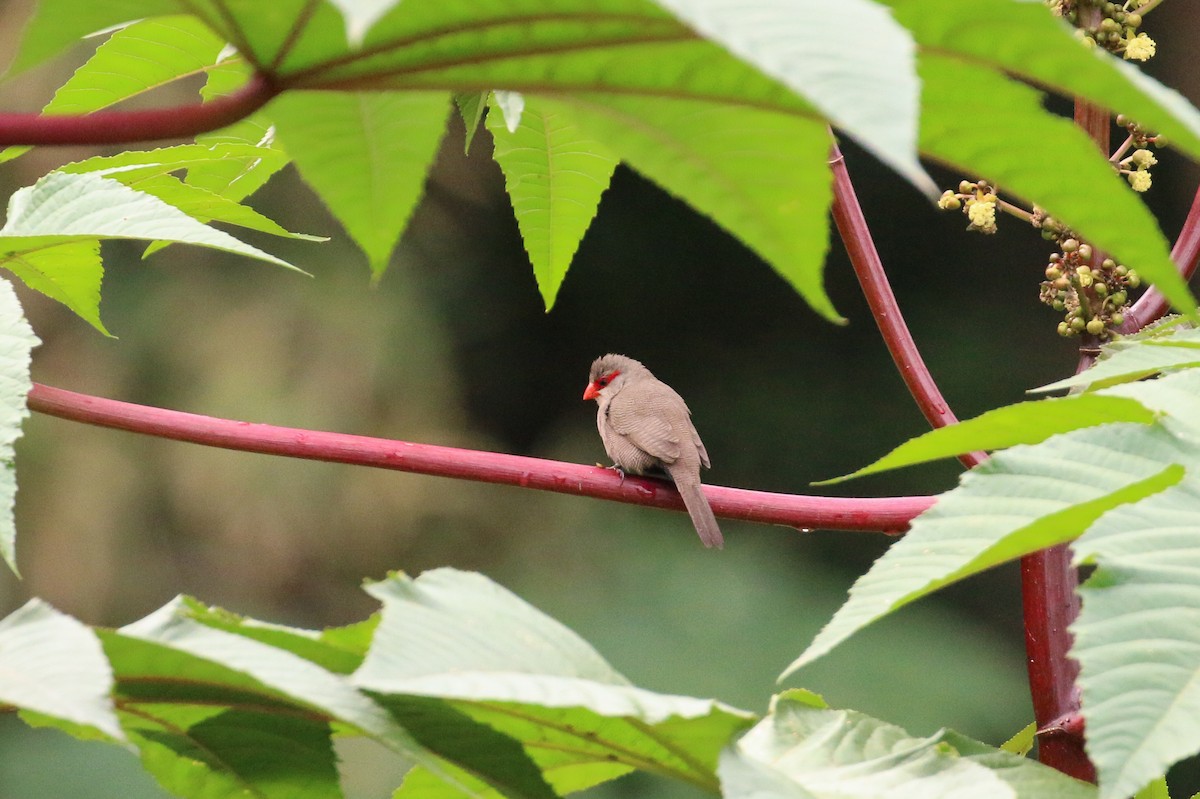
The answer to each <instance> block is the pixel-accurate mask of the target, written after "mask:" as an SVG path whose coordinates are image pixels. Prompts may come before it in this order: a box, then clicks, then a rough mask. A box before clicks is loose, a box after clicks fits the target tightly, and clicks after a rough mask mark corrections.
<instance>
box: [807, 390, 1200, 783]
mask: <svg viewBox="0 0 1200 799" xmlns="http://www.w3.org/2000/svg"><path fill="white" fill-rule="evenodd" d="M1099 393H1100V395H1108V396H1115V397H1128V398H1132V399H1135V400H1137V401H1138V402H1139V403H1140V404H1141V405H1143V406H1144V407H1145V408H1147V409H1148V410H1150V411H1151V412H1154V413H1156V414H1157V415H1158V418H1159V420H1158V421H1157V422H1155V423H1154V424H1149V425H1132V424H1127V423H1121V424H1107V425H1103V426H1100V427H1091V428H1087V429H1084V430H1076V431H1074V432H1070V433H1065V434H1063V435H1059V436H1055V437H1053V438H1050V439H1047V440H1046V441H1043V442H1042V443H1040V444H1035V445H1026V446H1018V447H1014V448H1012V449H1010V450H1006V451H1004V452H1001V453H998V454H996V455H994V456H993V457H992V458H991V459H989V460H988V461H987V462H986V463H984V464H983V465H982V466H979V467H977V468H975V469H973V470H971V471H970V472H968V473H966V474H965V475H963V478H962V481H961V484H960V485H959V487H958V488H956V489H954V490H952V491H949V492H947V493H946V494H943V495H942V496H941V497H940V498H939V499H938V502H937V504H935V505H934V506H933V507H932V508H931V509H930V510H928V511H926V512H925V513H924V514H922V515H921V516H920V517H918V518H917V519H916V520H915V521H914V522H913V525H912V528H911V529H910V531H909V533H908V534H907V535H906V536H905V537H904V538H903V539H901V540H900V541H898V542H897V543H896V544H894V545H893V546H892V548H891V549H890V550H888V552H887V553H886V554H885V555H884V556H883V557H881V558H880V559H879V560H877V561H876V562H875V564H874V565H873V566H872V567H871V569H870V571H868V572H867V573H866V574H865V575H863V576H862V577H861V578H859V580H858V581H857V582H856V583H855V585H854V587H853V588H851V590H850V598H849V600H848V601H847V602H846V604H845V605H843V606H842V607H841V608H840V609H839V610H838V612H837V613H836V614H835V615H834V617H833V619H832V620H831V621H830V622H829V623H828V624H827V625H826V626H825V628H824V629H823V630H822V631H821V632H820V633H819V634H818V635H817V637H816V639H815V640H814V641H813V642H812V643H811V644H810V645H809V647H808V649H807V650H805V652H804V653H803V654H802V655H801V656H800V657H799V658H797V659H796V660H795V661H794V662H793V663H792V664H791V665H790V666H789V667H788V668H787V670H786V671H785V672H784V676H786V675H787V674H790V673H791V672H793V671H795V670H796V669H798V668H800V667H801V666H803V665H804V664H806V663H809V662H811V661H812V660H815V659H816V658H818V657H820V656H821V655H822V654H824V653H826V652H828V651H829V650H830V649H832V648H833V647H834V646H836V645H837V644H838V643H840V642H841V641H843V640H845V639H846V638H848V637H849V636H850V635H852V634H854V633H855V632H856V631H858V630H859V629H861V628H862V627H864V626H866V625H867V624H870V623H871V622H872V621H875V620H876V619H879V618H881V617H883V616H885V615H887V614H888V613H890V612H892V611H893V610H895V609H897V608H899V607H902V606H903V605H905V604H908V603H909V602H912V601H913V600H915V599H918V598H920V597H922V596H925V595H927V594H929V593H930V592H932V591H934V590H936V589H937V588H940V587H942V586H944V585H948V584H949V583H951V582H954V581H957V580H960V579H963V578H964V577H967V576H970V575H971V574H974V573H976V572H979V571H982V570H983V569H986V568H990V567H991V566H994V565H996V564H999V563H1002V562H1004V561H1007V560H1012V559H1014V558H1017V557H1021V556H1023V555H1026V554H1028V553H1030V552H1034V551H1036V550H1038V549H1042V548H1044V547H1047V546H1051V545H1053V544H1058V543H1062V542H1065V541H1070V540H1072V539H1074V538H1076V537H1078V536H1079V535H1080V534H1082V533H1084V531H1086V530H1087V529H1088V528H1089V527H1090V526H1091V525H1092V524H1093V523H1095V522H1096V520H1097V519H1098V518H1100V517H1101V516H1102V515H1103V514H1104V513H1106V512H1108V511H1110V510H1112V509H1113V508H1116V507H1119V506H1122V505H1126V504H1130V505H1131V506H1133V507H1134V508H1137V507H1140V504H1139V503H1141V502H1142V501H1143V500H1145V499H1146V498H1147V497H1152V496H1154V495H1155V494H1157V493H1158V492H1160V491H1162V490H1163V489H1165V488H1167V487H1169V486H1171V485H1174V484H1176V483H1178V482H1180V480H1181V479H1183V478H1184V476H1185V474H1188V475H1190V474H1191V473H1192V472H1200V448H1198V447H1197V446H1196V444H1195V442H1196V441H1197V440H1198V438H1200V433H1198V432H1197V428H1196V427H1195V426H1194V424H1195V423H1194V422H1193V421H1192V420H1194V419H1196V418H1198V417H1200V371H1196V370H1191V371H1188V372H1182V373H1179V374H1175V375H1169V376H1167V377H1163V378H1160V379H1158V380H1155V381H1152V382H1149V383H1138V384H1132V385H1126V386H1118V387H1115V388H1110V389H1104V390H1103V391H1102V392H1099ZM1185 470H1186V472H1185ZM1189 479H1191V478H1190V477H1189ZM1197 511H1198V512H1200V508H1197ZM1089 724H1090V721H1089ZM1135 787H1136V786H1135Z"/></svg>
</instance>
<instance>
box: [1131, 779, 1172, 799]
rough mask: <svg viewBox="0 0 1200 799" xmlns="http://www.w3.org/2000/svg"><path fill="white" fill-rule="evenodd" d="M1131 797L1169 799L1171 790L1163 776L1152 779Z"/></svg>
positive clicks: (1135, 798) (1137, 798)
mask: <svg viewBox="0 0 1200 799" xmlns="http://www.w3.org/2000/svg"><path fill="white" fill-rule="evenodd" d="M1133 799H1171V792H1170V790H1168V788H1167V780H1166V778H1165V777H1159V778H1158V779H1156V780H1152V781H1151V782H1150V783H1149V784H1148V785H1147V786H1146V787H1145V788H1142V789H1141V790H1140V791H1138V792H1137V794H1135V795H1134V797H1133Z"/></svg>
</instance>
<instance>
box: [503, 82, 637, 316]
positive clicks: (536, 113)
mask: <svg viewBox="0 0 1200 799" xmlns="http://www.w3.org/2000/svg"><path fill="white" fill-rule="evenodd" d="M487 126H488V130H490V131H491V133H492V141H493V143H494V145H495V158H496V162H497V163H499V164H500V168H501V169H502V170H503V171H504V183H505V186H506V187H507V189H508V196H509V199H510V200H511V201H512V204H513V212H514V214H515V215H516V218H517V225H518V226H519V227H520V229H521V238H522V240H523V241H524V242H525V250H526V251H527V252H528V253H529V259H530V261H532V262H533V274H534V277H536V278H537V283H538V289H539V290H540V291H541V293H542V300H543V302H544V303H545V305H546V310H547V311H549V310H550V309H551V308H552V307H554V299H555V297H556V296H557V295H558V289H559V287H560V286H561V285H562V281H563V278H565V277H566V275H567V269H568V268H569V267H570V266H571V259H572V258H574V256H575V251H576V250H577V249H578V247H579V242H580V240H581V239H582V238H583V234H584V233H585V232H586V231H587V229H588V225H589V224H590V223H591V221H592V219H593V217H595V215H596V208H597V207H598V206H599V204H600V195H601V194H603V192H604V190H605V189H607V188H608V184H609V181H610V180H611V179H612V174H613V170H614V169H616V166H617V158H616V157H615V156H612V155H610V154H609V153H608V150H607V149H606V148H605V147H604V146H603V145H602V144H600V143H599V142H597V141H594V140H591V139H588V138H587V137H586V136H584V135H583V134H582V133H581V132H580V131H579V129H578V128H576V127H575V126H574V125H573V124H572V123H571V120H570V119H569V118H567V117H564V116H563V115H562V114H561V113H554V112H552V111H546V110H544V109H543V108H542V103H541V102H540V101H538V100H537V99H535V98H531V100H530V102H529V103H528V105H527V107H526V108H525V110H524V113H523V114H522V115H521V122H520V125H519V127H518V128H517V130H516V131H515V132H509V130H508V129H507V127H506V126H505V125H504V123H503V120H502V118H501V116H500V114H498V113H489V114H488V117H487Z"/></svg>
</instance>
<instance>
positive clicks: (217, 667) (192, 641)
mask: <svg viewBox="0 0 1200 799" xmlns="http://www.w3.org/2000/svg"><path fill="white" fill-rule="evenodd" d="M196 613H197V611H196V607H195V603H194V602H188V601H184V600H175V601H174V602H172V603H170V604H168V605H166V606H164V607H163V608H161V609H159V610H158V611H155V612H154V613H152V614H151V615H149V616H147V617H146V618H144V619H141V620H140V621H137V622H134V623H133V624H130V625H127V626H125V627H122V628H121V629H120V630H119V631H118V632H117V633H110V634H108V635H107V637H105V638H104V640H105V646H106V649H107V651H108V654H109V658H110V660H111V661H112V663H113V667H114V670H115V671H116V674H117V679H118V680H119V681H120V683H121V686H122V689H125V687H126V684H127V683H129V684H132V685H136V686H138V691H139V698H140V699H142V701H145V702H155V703H165V702H174V701H181V700H187V699H189V698H190V695H191V694H194V693H195V692H197V691H199V692H200V693H201V694H203V693H204V692H209V694H208V695H209V696H213V692H216V697H220V696H222V695H224V696H237V695H238V694H239V693H249V694H253V695H256V696H258V697H260V699H261V701H262V702H263V704H264V705H266V706H270V705H282V706H285V707H287V706H290V707H292V708H293V709H292V710H291V711H289V712H291V713H295V712H296V711H295V708H302V709H308V710H309V711H319V715H323V716H326V717H328V718H329V719H333V720H337V721H340V722H342V723H343V724H346V725H349V726H351V727H353V728H355V729H357V730H359V731H361V732H362V733H363V734H366V735H370V736H372V737H374V738H376V739H377V740H379V741H380V742H381V743H383V744H385V745H387V746H390V747H392V748H393V749H396V750H397V751H401V752H404V753H406V754H408V755H410V756H411V755H416V754H419V750H418V748H417V747H416V746H415V745H414V744H413V742H412V739H411V738H410V737H409V735H408V734H407V733H406V732H405V731H404V730H403V729H401V728H400V727H398V726H397V725H396V724H395V722H394V721H393V720H392V719H391V717H390V716H389V714H388V713H387V712H386V711H385V710H384V709H383V708H381V707H380V706H379V705H377V704H376V703H375V702H373V701H371V700H370V699H369V698H368V697H366V696H364V695H363V694H362V693H360V692H359V691H357V690H355V689H354V688H353V687H352V686H351V685H350V684H349V683H348V682H347V681H346V680H344V679H342V677H341V676H340V675H338V674H335V673H333V672H330V671H328V670H326V669H324V668H322V667H321V666H320V665H319V664H318V663H316V662H314V661H312V660H309V659H307V658H305V657H301V656H298V655H296V654H293V653H292V652H291V651H288V649H284V648H279V647H277V646H273V645H272V644H273V643H277V642H279V639H278V638H277V639H276V640H274V641H271V642H269V643H268V642H264V641H260V640H257V639H256V638H255V637H252V636H251V635H247V634H239V633H234V632H229V631H227V630H225V629H221V628H220V627H219V626H212V625H210V624H206V623H202V622H201V621H197V619H196V618H194V617H195V615H196ZM202 618H205V621H212V620H211V619H210V618H207V617H205V616H202ZM235 626H238V625H235ZM102 635H103V634H102ZM131 639H132V640H131ZM164 672H171V673H173V674H174V675H175V676H176V678H177V679H176V682H175V684H173V685H164V686H157V685H155V684H154V682H153V681H154V678H155V675H156V674H163V673H164ZM189 679H190V681H191V682H190V683H189Z"/></svg>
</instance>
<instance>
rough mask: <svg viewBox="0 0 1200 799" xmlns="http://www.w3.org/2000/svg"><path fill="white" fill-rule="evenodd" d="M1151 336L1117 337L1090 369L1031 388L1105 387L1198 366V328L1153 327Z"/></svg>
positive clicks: (1043, 389) (1048, 389)
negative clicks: (1162, 328) (1161, 328)
mask: <svg viewBox="0 0 1200 799" xmlns="http://www.w3.org/2000/svg"><path fill="white" fill-rule="evenodd" d="M1149 333H1150V335H1145V336H1142V335H1139V336H1137V337H1131V338H1127V339H1117V340H1116V341H1113V342H1110V343H1108V344H1106V345H1104V348H1103V350H1102V351H1101V353H1100V358H1099V359H1098V360H1097V361H1096V363H1095V365H1094V366H1092V368H1090V369H1087V370H1085V371H1083V372H1080V373H1079V374H1077V375H1072V376H1071V377H1068V378H1065V379H1063V380H1056V381H1055V382H1053V383H1048V384H1046V385H1044V386H1039V387H1038V388H1035V389H1031V390H1032V391H1037V392H1041V391H1058V390H1060V389H1071V388H1079V387H1083V386H1087V387H1089V389H1098V388H1104V387H1105V386H1112V385H1117V384H1119V383H1128V382H1130V381H1134V380H1141V379H1142V378H1145V377H1150V376H1152V375H1156V374H1159V373H1160V372H1165V371H1171V370H1178V369H1187V368H1190V367H1193V366H1200V330H1195V329H1191V328H1179V327H1172V328H1168V329H1167V330H1157V329H1152V330H1151V331H1149Z"/></svg>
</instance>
